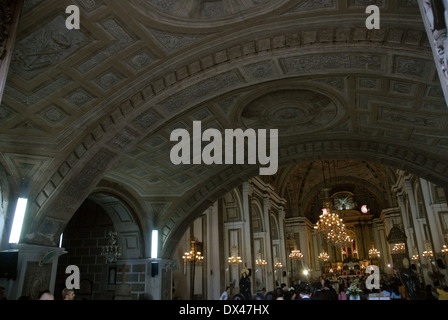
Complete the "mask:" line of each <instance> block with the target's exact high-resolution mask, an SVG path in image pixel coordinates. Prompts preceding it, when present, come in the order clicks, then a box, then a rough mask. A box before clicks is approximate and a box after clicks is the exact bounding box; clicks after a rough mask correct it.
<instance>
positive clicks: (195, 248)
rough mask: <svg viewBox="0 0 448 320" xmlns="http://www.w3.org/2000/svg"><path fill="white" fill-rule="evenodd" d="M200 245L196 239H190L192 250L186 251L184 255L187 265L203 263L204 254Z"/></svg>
mask: <svg viewBox="0 0 448 320" xmlns="http://www.w3.org/2000/svg"><path fill="white" fill-rule="evenodd" d="M200 247H201V245H200V244H199V243H198V242H197V240H196V239H190V252H185V253H184V255H183V256H182V259H183V260H184V264H185V265H187V264H193V263H195V264H197V263H202V262H203V261H204V256H203V255H202V253H201V251H200Z"/></svg>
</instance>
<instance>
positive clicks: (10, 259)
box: [0, 251, 19, 280]
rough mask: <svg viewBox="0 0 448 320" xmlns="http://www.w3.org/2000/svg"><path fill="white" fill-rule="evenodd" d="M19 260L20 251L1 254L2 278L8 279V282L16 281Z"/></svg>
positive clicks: (0, 272)
mask: <svg viewBox="0 0 448 320" xmlns="http://www.w3.org/2000/svg"><path fill="white" fill-rule="evenodd" d="M18 260H19V251H2V252H0V278H6V279H7V280H10V279H13V280H16V278H17V261H18Z"/></svg>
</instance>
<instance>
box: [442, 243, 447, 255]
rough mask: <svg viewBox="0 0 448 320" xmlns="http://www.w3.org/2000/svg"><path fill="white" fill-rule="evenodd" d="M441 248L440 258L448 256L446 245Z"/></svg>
mask: <svg viewBox="0 0 448 320" xmlns="http://www.w3.org/2000/svg"><path fill="white" fill-rule="evenodd" d="M442 247H443V249H442V251H441V253H442V256H445V255H447V254H448V247H447V245H446V244H444V245H443V246H442Z"/></svg>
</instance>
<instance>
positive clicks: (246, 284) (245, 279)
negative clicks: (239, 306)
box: [240, 268, 252, 300]
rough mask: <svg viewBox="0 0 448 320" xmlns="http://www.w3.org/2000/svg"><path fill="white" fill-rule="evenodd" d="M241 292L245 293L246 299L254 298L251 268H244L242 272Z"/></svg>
mask: <svg viewBox="0 0 448 320" xmlns="http://www.w3.org/2000/svg"><path fill="white" fill-rule="evenodd" d="M240 293H241V294H242V295H243V297H244V299H245V300H251V299H252V289H251V284H250V278H249V270H248V269H247V268H244V269H243V271H242V272H241V279H240Z"/></svg>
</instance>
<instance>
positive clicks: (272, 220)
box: [269, 212, 281, 240]
mask: <svg viewBox="0 0 448 320" xmlns="http://www.w3.org/2000/svg"><path fill="white" fill-rule="evenodd" d="M278 223H279V222H278V219H277V217H276V215H275V214H274V213H273V212H270V213H269V224H270V228H271V239H272V240H278V239H280V238H281V235H280V228H279V225H278Z"/></svg>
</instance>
